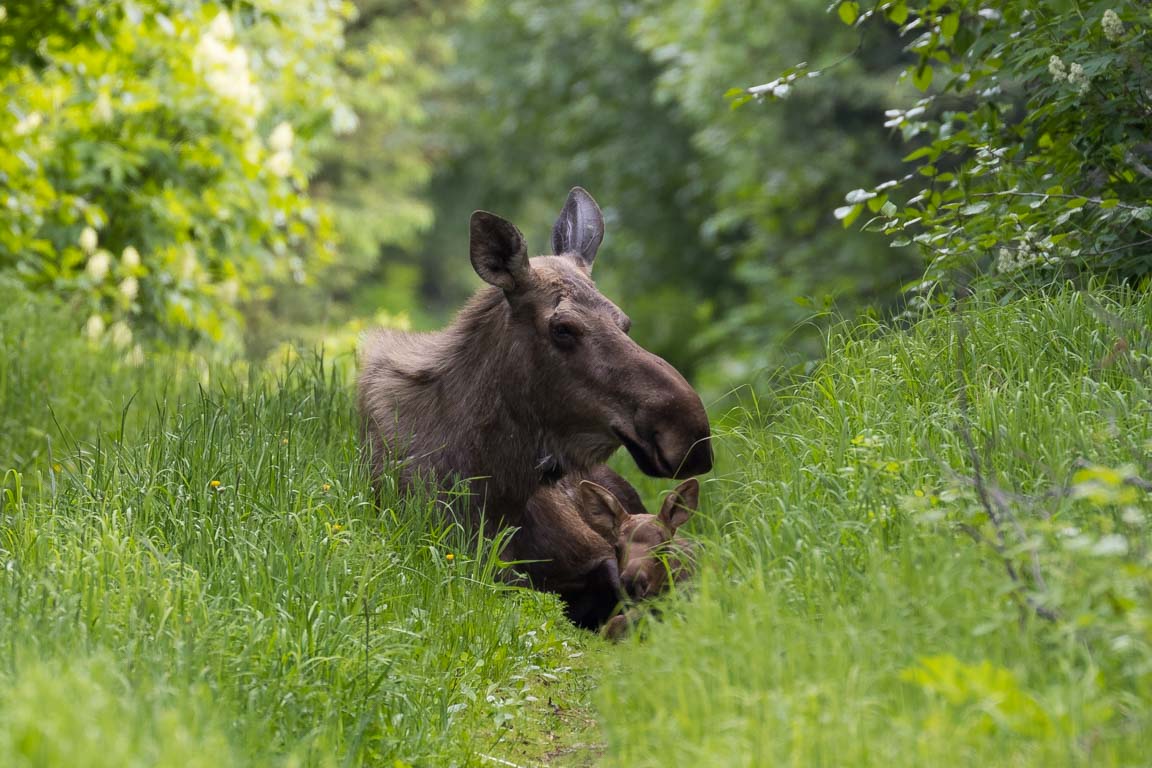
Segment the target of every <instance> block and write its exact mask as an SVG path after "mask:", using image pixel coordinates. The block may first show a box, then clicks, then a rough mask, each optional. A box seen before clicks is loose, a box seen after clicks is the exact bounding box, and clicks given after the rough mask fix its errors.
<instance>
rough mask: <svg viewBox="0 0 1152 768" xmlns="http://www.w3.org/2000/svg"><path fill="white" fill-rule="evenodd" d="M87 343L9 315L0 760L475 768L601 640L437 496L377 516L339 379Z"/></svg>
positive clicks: (319, 368) (4, 321)
mask: <svg viewBox="0 0 1152 768" xmlns="http://www.w3.org/2000/svg"><path fill="white" fill-rule="evenodd" d="M72 325H73V324H72V323H70V322H69V318H68V316H67V314H66V312H65V311H64V310H63V309H62V308H59V307H55V306H53V305H52V304H51V303H50V302H44V301H42V300H33V299H31V298H30V297H27V296H23V297H18V299H17V300H16V301H15V302H12V303H10V304H9V305H8V306H7V307H6V308H5V309H2V310H0V336H2V341H3V361H2V362H0V366H2V367H0V395H2V401H0V402H2V409H0V413H2V414H3V421H4V430H3V431H4V436H3V438H0V449H2V450H0V468H2V469H0V471H6V472H7V474H6V475H4V476H3V480H2V482H0V763H3V765H5V766H13V767H15V766H62V765H68V766H109V767H111V766H116V767H117V768H120V767H122V766H130V765H149V766H153V765H169V766H194V765H206V766H209V765H228V766H232V765H237V766H239V765H388V766H403V765H419V766H423V765H479V764H490V763H486V762H485V761H484V760H483V758H482V757H481V755H485V754H494V755H499V754H502V753H503V752H504V750H505V748H506V744H505V742H507V741H509V740H511V739H514V738H519V731H520V730H521V729H530V728H532V727H533V726H532V717H533V716H534V715H533V699H534V698H541V699H544V698H546V697H547V694H546V693H544V691H545V690H547V689H548V688H549V687H550V686H553V685H554V683H553V682H551V680H555V679H556V676H557V675H558V674H563V671H564V669H565V668H566V667H567V666H568V665H570V664H571V663H572V661H571V660H570V658H569V657H570V656H572V655H574V654H577V653H578V652H579V647H580V646H581V644H583V643H586V642H588V641H587V640H585V639H584V638H583V637H581V636H579V635H578V634H577V633H576V632H575V631H574V630H573V629H572V628H571V627H570V626H568V625H567V624H566V623H565V622H564V621H563V619H562V618H561V614H560V612H559V610H558V608H557V605H556V603H555V601H554V600H552V599H551V598H548V597H545V596H542V595H537V594H534V593H527V592H522V591H515V592H512V591H504V590H501V589H500V588H499V587H498V586H496V580H495V579H493V578H492V571H493V569H494V567H495V558H494V556H493V554H492V553H493V547H492V546H491V545H490V544H484V543H475V542H471V541H470V540H469V539H468V538H467V537H466V536H464V535H462V533H461V532H460V531H459V530H458V529H456V528H455V527H454V526H452V525H451V524H450V522H448V521H447V520H446V516H445V515H444V514H443V512H442V510H441V509H439V508H438V506H437V504H436V503H435V502H434V501H433V500H431V499H428V498H419V497H413V498H407V499H401V498H399V497H398V496H397V495H396V493H395V491H394V490H391V491H389V490H388V489H386V490H385V493H384V497H383V500H382V503H381V505H380V508H377V507H376V506H375V505H374V504H373V503H372V498H371V491H370V485H369V482H368V479H367V478H366V477H365V476H364V474H363V473H362V470H361V468H360V463H359V462H358V460H357V455H358V454H357V450H358V447H357V443H356V437H355V436H356V429H355V425H354V414H353V405H352V402H351V397H350V394H349V391H348V387H347V386H345V384H344V383H343V382H342V381H340V379H339V377H338V376H336V375H335V374H333V373H332V372H331V369H330V366H328V365H327V364H326V363H325V362H324V361H322V360H316V361H314V362H310V363H302V362H297V363H295V364H293V365H291V366H289V367H287V368H285V369H284V370H283V371H279V372H275V373H274V374H272V375H266V374H262V373H259V372H255V371H252V372H247V371H239V372H237V369H234V368H228V367H222V366H216V367H213V368H211V369H207V370H205V371H198V370H194V371H193V374H191V375H182V374H180V373H179V371H181V370H186V366H182V365H178V364H177V361H174V360H173V359H171V358H166V357H163V356H159V357H156V358H154V359H152V360H150V361H149V364H148V365H147V366H145V367H144V368H142V369H136V368H132V367H130V366H127V365H126V364H125V363H124V362H123V361H122V360H121V359H120V355H119V354H118V353H117V352H115V351H113V350H107V349H103V348H89V346H88V345H87V343H86V342H84V341H82V340H80V339H78V337H77V329H75V328H73V327H72ZM202 374H205V375H207V376H210V379H211V381H210V382H209V383H208V384H205V383H204V381H202Z"/></svg>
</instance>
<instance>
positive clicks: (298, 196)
mask: <svg viewBox="0 0 1152 768" xmlns="http://www.w3.org/2000/svg"><path fill="white" fill-rule="evenodd" d="M53 18H54V19H55V23H54V24H53V25H50V26H49V27H48V28H49V29H50V30H51V32H50V33H49V34H48V35H44V34H43V31H42V30H43V29H45V20H46V19H47V20H52V19H53ZM0 35H4V36H6V37H5V38H4V42H5V43H7V45H5V47H4V50H5V55H6V56H7V58H8V62H7V63H8V64H9V65H14V66H9V67H6V68H5V71H6V72H7V78H6V79H7V82H6V83H5V88H6V90H7V91H8V93H9V95H10V109H9V111H8V112H7V113H6V114H5V115H4V117H3V123H2V127H0V131H2V132H3V134H4V136H5V145H6V146H8V147H10V148H11V149H12V150H13V151H12V152H10V153H7V161H6V162H7V163H8V168H6V169H5V170H6V172H7V173H8V174H9V176H8V178H9V184H10V185H11V190H10V194H11V195H12V197H10V199H13V198H14V200H13V202H12V203H10V204H9V205H8V206H7V207H6V208H5V209H4V211H3V212H2V213H0V217H2V220H3V224H4V225H5V226H4V228H5V229H6V230H8V231H7V233H6V234H5V235H4V236H3V239H4V240H6V242H3V243H0V249H2V250H0V254H2V255H0V268H7V269H12V270H15V271H16V272H18V273H19V274H21V275H22V276H23V277H24V279H25V280H26V281H27V282H28V283H29V284H31V285H34V286H39V287H42V288H51V289H54V290H57V291H60V292H64V293H67V294H69V295H71V296H72V297H73V301H74V302H75V303H76V304H77V306H78V309H79V310H80V311H79V312H78V317H83V318H84V319H85V320H84V321H83V322H81V323H79V324H78V328H77V332H81V330H82V328H81V327H80V326H83V325H84V322H87V319H88V318H97V319H93V320H91V321H90V322H89V323H88V325H87V326H85V327H86V328H87V331H88V332H89V333H90V334H95V333H96V332H98V331H101V330H104V329H113V333H114V335H115V338H116V339H117V340H118V343H122V344H124V346H125V347H126V348H130V347H131V346H132V344H134V343H135V342H134V340H135V339H136V337H137V336H140V337H143V338H151V339H153V340H157V339H159V340H164V341H168V342H171V341H173V340H179V341H187V340H192V341H206V342H208V343H209V345H210V346H216V347H219V346H226V347H228V348H230V349H240V348H243V349H244V350H245V351H246V352H247V353H248V354H251V355H253V356H257V357H259V356H263V355H266V354H268V353H269V351H270V350H272V349H273V348H275V347H276V346H277V345H278V344H280V343H281V342H283V341H286V340H291V339H304V340H305V341H306V342H307V343H316V342H317V341H319V340H320V339H323V338H327V339H328V341H329V342H330V343H331V342H333V341H336V340H339V343H340V344H343V345H344V346H345V347H347V346H348V344H349V343H350V342H349V339H350V338H351V337H352V336H354V332H355V331H356V330H357V329H359V328H361V327H363V325H364V324H365V323H367V322H373V321H383V322H390V323H401V324H404V323H410V324H411V325H413V326H414V327H418V328H428V327H434V326H437V325H439V324H441V323H443V322H444V320H445V319H446V317H447V316H449V314H450V313H451V312H452V311H453V310H454V309H455V308H456V307H457V306H458V305H459V304H460V302H461V301H462V299H463V298H464V297H466V296H467V295H468V293H470V291H471V290H473V288H474V287H475V285H476V281H475V278H474V276H473V274H472V272H471V270H470V269H469V267H468V262H467V258H466V254H467V228H466V222H467V217H468V215H469V213H470V212H471V211H472V210H474V209H476V208H485V209H489V210H493V211H497V212H499V213H501V214H502V215H505V216H507V217H509V218H512V219H513V220H515V221H517V222H518V223H520V224H521V226H522V228H523V229H524V230H525V232H526V233H528V235H529V239H530V244H531V247H533V248H534V249H536V250H537V251H539V252H543V251H544V250H545V249H546V247H547V240H546V236H547V232H548V228H549V227H550V226H551V222H552V220H553V219H554V217H555V215H556V212H557V210H558V208H559V205H560V203H561V202H562V201H563V198H564V195H565V194H566V193H567V190H568V188H569V187H571V186H573V185H575V184H580V185H583V186H585V187H586V188H587V189H589V190H590V191H591V192H592V193H593V194H594V195H595V196H596V198H597V199H598V200H599V201H600V203H601V205H602V206H603V207H604V209H605V212H606V215H607V218H608V241H607V242H608V245H607V248H606V250H605V256H606V258H604V259H603V260H602V264H601V266H600V268H599V270H598V276H597V277H598V280H599V281H600V282H601V285H602V287H603V288H604V289H605V290H606V291H607V292H608V294H609V295H610V296H612V297H613V298H615V299H616V300H617V301H618V302H619V303H620V304H621V305H622V306H624V307H626V308H627V310H628V312H629V313H630V314H631V315H632V316H633V318H634V320H635V329H636V330H635V333H636V336H637V338H638V339H639V340H640V341H641V342H642V343H644V344H646V345H648V346H650V347H651V348H652V349H654V350H655V351H657V352H658V353H659V354H661V355H663V356H665V357H667V358H668V359H669V360H671V361H673V362H674V363H675V364H676V365H678V366H679V367H681V368H682V369H684V370H685V371H686V372H688V373H689V374H691V375H693V376H695V377H696V378H697V379H699V380H702V381H703V382H704V383H706V384H708V385H710V386H711V387H713V388H720V387H726V386H728V385H730V384H733V383H735V382H742V381H747V380H749V379H750V378H753V377H755V376H756V375H757V374H758V372H760V371H762V370H763V369H765V368H770V369H773V370H774V369H776V368H777V367H780V366H786V365H792V364H795V363H797V362H802V361H804V360H807V359H810V358H812V357H814V356H816V355H817V354H818V352H819V339H820V329H821V327H822V326H821V323H820V322H819V321H818V320H814V318H815V317H817V316H818V315H820V314H821V313H822V312H823V310H825V309H827V308H830V307H832V306H835V307H836V308H837V309H838V310H839V311H841V312H843V313H846V314H849V315H851V314H852V313H855V312H857V311H859V310H862V309H865V308H873V307H874V308H876V309H878V310H879V311H880V312H882V313H883V312H888V311H890V310H891V309H892V308H893V307H895V306H897V305H898V303H899V300H900V299H899V297H900V286H901V285H902V284H904V283H905V282H907V281H908V280H910V279H913V278H916V277H918V276H919V274H920V273H921V272H922V265H921V264H920V262H919V260H918V258H917V257H916V256H915V254H913V253H912V252H911V251H910V250H909V249H908V248H892V247H890V245H889V243H888V242H887V241H886V240H885V239H884V238H883V237H880V236H875V235H862V234H861V233H859V232H855V231H850V230H845V229H844V228H842V227H840V226H839V225H838V224H837V222H836V220H835V219H834V218H833V213H832V212H833V210H834V209H835V208H836V207H837V205H840V204H841V203H842V201H843V197H844V194H845V192H846V191H847V190H849V189H852V188H853V187H857V186H861V185H862V184H863V183H865V182H868V181H873V180H876V179H881V178H887V177H889V176H891V175H893V174H895V173H896V172H897V171H898V170H899V168H900V157H901V156H902V155H903V154H904V153H905V149H904V148H903V146H902V142H901V140H900V137H899V136H898V135H895V134H894V133H893V131H892V130H891V129H890V128H886V127H885V126H884V124H883V123H884V118H883V113H884V109H885V108H887V107H890V106H892V105H893V104H897V105H901V104H905V103H909V102H910V100H911V99H912V98H913V97H914V91H913V89H911V88H910V87H909V86H904V85H901V84H899V83H898V82H897V77H896V76H897V74H898V71H899V69H900V67H902V66H903V65H904V64H906V63H907V61H908V60H910V56H909V54H907V53H906V52H904V51H902V48H901V46H900V45H899V44H898V42H897V41H896V35H895V33H894V32H893V31H891V30H889V29H883V28H879V27H877V28H876V29H874V30H869V31H866V32H860V33H858V32H856V31H854V30H852V29H850V28H848V27H846V26H843V25H841V24H839V23H838V22H836V20H835V19H833V18H830V17H829V16H828V15H827V13H826V12H825V8H824V7H823V5H822V4H820V3H811V2H802V1H801V0H789V1H788V2H782V3H773V4H770V5H767V6H766V5H765V4H763V3H755V2H733V3H724V4H699V3H694V2H680V1H679V0H677V1H676V2H660V3H655V2H629V3H618V4H605V3H595V2H573V3H564V4H554V3H545V2H513V3H464V2H454V1H452V0H449V1H447V2H444V1H438V2H428V3H419V4H411V3H399V2H391V1H390V0H362V2H357V3H355V4H352V3H346V2H327V3H290V2H267V3H263V2H254V3H249V2H236V3H224V4H213V3H205V2H199V0H172V1H170V2H165V1H161V2H138V3H123V4H107V3H84V2H80V3H76V2H67V3H63V2H55V3H38V4H20V5H15V6H10V7H9V9H8V13H7V18H6V20H5V22H4V24H3V25H2V26H0ZM861 36H863V38H864V40H866V41H867V42H868V43H869V44H868V45H867V46H865V47H863V48H861V49H860V52H859V54H858V55H855V56H852V55H851V54H852V52H853V51H854V50H855V49H856V48H857V47H858V46H859V45H860V44H861V42H862V39H861ZM845 57H847V58H845ZM841 59H842V61H841V62H840V64H839V66H838V68H837V72H836V77H828V78H823V79H818V80H813V81H811V82H810V83H807V84H805V88H803V89H802V90H801V89H798V90H797V92H796V93H795V95H794V96H793V97H792V98H789V99H788V100H785V101H781V102H779V103H775V104H766V103H765V104H760V103H757V104H752V105H748V106H745V107H743V108H741V109H733V108H732V105H731V102H730V100H728V99H726V98H725V97H724V94H725V92H726V91H728V90H729V89H730V88H732V87H733V86H735V85H750V84H754V83H756V82H760V81H761V80H764V79H766V78H767V77H768V76H769V75H771V74H772V73H774V72H776V71H779V70H783V69H785V68H786V67H789V66H791V65H793V64H795V63H796V62H798V61H801V60H812V61H827V62H831V61H834V60H841ZM14 182H15V183H14ZM15 200H19V202H18V203H16V202H15ZM88 230H92V231H93V232H94V233H95V234H96V235H97V239H96V240H95V245H91V244H87V245H86V243H85V240H84V233H85V232H86V231H88ZM126 249H132V250H130V251H126ZM96 253H101V254H107V258H104V257H99V258H97V259H96V263H95V264H94V265H93V263H92V260H91V257H92V255H93V254H96ZM125 253H128V254H133V255H128V256H125ZM105 263H107V265H108V266H107V268H104V265H105ZM125 281H129V282H127V283H126V282H125ZM129 331H130V332H131V333H129ZM129 339H132V340H133V341H129Z"/></svg>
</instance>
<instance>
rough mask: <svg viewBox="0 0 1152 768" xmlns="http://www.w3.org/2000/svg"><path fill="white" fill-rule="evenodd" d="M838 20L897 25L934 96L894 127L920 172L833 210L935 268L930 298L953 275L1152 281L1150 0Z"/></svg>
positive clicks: (903, 7) (1006, 280)
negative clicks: (1151, 275)
mask: <svg viewBox="0 0 1152 768" xmlns="http://www.w3.org/2000/svg"><path fill="white" fill-rule="evenodd" d="M847 6H856V3H841V4H840V6H839V8H840V10H841V14H840V15H841V19H842V20H844V21H845V22H846V23H849V24H852V25H854V26H856V27H858V28H861V29H866V28H871V27H875V26H883V27H895V28H898V29H899V31H900V34H901V35H903V36H904V37H906V38H907V39H908V40H909V42H908V43H907V46H906V49H907V51H908V52H909V53H911V54H913V55H914V57H915V59H914V61H912V62H911V63H909V64H908V66H907V67H906V68H905V69H904V71H903V73H902V76H903V77H904V78H905V79H907V80H909V81H911V82H912V83H913V84H914V85H915V86H916V87H917V88H918V89H919V90H921V91H923V92H925V95H924V96H923V98H921V99H919V100H918V101H917V102H916V103H915V104H914V105H913V106H911V107H910V108H907V109H892V110H889V112H888V113H887V115H886V117H887V122H886V123H885V125H886V126H889V127H891V128H894V129H897V130H899V132H900V134H901V135H902V137H903V138H904V139H905V140H906V141H909V142H912V143H913V144H914V149H913V151H911V152H910V153H909V154H908V155H907V156H906V157H905V160H906V161H907V162H909V163H911V164H912V170H911V172H909V173H906V174H904V175H902V176H899V177H896V178H893V179H891V180H888V181H884V182H882V183H880V184H878V185H874V186H869V187H867V188H861V189H856V190H855V191H853V192H850V193H849V194H848V196H847V199H846V205H844V206H843V207H842V208H840V209H839V210H838V211H837V217H839V218H841V219H843V221H844V223H845V225H846V226H847V225H849V224H851V223H853V222H854V221H855V220H856V219H857V218H858V217H859V218H861V219H862V220H867V221H866V224H865V229H867V230H872V231H880V232H884V233H885V234H887V235H890V236H892V237H893V244H894V245H904V244H908V243H914V244H915V245H916V246H918V247H919V249H920V251H921V252H922V253H923V254H924V256H925V258H926V260H927V262H928V265H929V278H930V279H929V280H928V281H926V282H925V283H924V284H923V285H921V286H920V288H919V292H920V294H921V296H920V297H919V301H920V302H922V301H923V300H924V298H925V296H926V295H928V294H930V293H931V291H932V289H933V287H934V286H935V285H936V281H938V280H940V279H941V278H943V277H945V276H946V275H948V274H949V273H950V272H953V271H955V270H957V269H959V270H963V271H964V272H969V273H970V272H972V271H973V269H974V268H975V269H977V270H980V271H983V272H985V273H990V274H991V275H995V276H998V277H999V278H1000V279H999V280H998V282H1000V283H1001V284H1002V285H1004V284H1016V285H1022V284H1027V283H1028V282H1031V281H1034V280H1036V279H1040V280H1048V279H1051V278H1052V276H1053V275H1065V276H1067V275H1074V274H1078V273H1082V272H1085V271H1087V272H1095V273H1106V274H1109V275H1113V276H1116V277H1119V278H1129V277H1133V276H1140V275H1144V274H1147V273H1148V272H1149V271H1152V259H1150V258H1149V255H1148V254H1149V253H1152V249H1150V247H1149V246H1152V229H1150V227H1149V224H1148V222H1149V221H1150V220H1152V170H1150V168H1149V166H1150V165H1152V134H1150V133H1149V124H1150V123H1149V119H1148V118H1149V114H1150V110H1152V102H1150V101H1149V93H1152V75H1150V71H1152V67H1150V64H1152V54H1150V53H1149V51H1150V50H1152V49H1150V48H1149V46H1148V45H1147V40H1148V34H1149V24H1152V16H1149V13H1148V9H1147V7H1146V6H1145V5H1143V4H1141V3H1129V2H1116V3H1097V2H1093V3H1087V2H1077V1H1076V0H1067V1H1065V2H1058V3H1051V2H1034V1H1033V0H1014V1H1013V2H1008V3H997V4H995V6H987V5H986V4H982V3H977V2H959V3H948V4H946V5H942V4H940V3H935V2H933V3H927V4H925V3H916V2H905V0H899V2H888V3H882V4H878V5H877V6H876V7H875V8H873V9H871V10H868V11H867V12H863V13H860V14H859V18H857V16H856V13H855V12H845V10H844V9H845V8H846V7H847Z"/></svg>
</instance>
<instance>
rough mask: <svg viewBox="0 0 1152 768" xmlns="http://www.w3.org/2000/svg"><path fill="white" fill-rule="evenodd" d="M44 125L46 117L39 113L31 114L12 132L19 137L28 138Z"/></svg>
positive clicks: (18, 123) (17, 124)
mask: <svg viewBox="0 0 1152 768" xmlns="http://www.w3.org/2000/svg"><path fill="white" fill-rule="evenodd" d="M43 123H44V115H42V114H40V113H39V112H30V113H28V115H26V116H25V117H24V118H23V119H22V120H20V121H19V122H17V123H16V127H15V128H13V129H12V130H13V131H14V132H15V133H16V135H17V136H27V135H28V134H30V133H32V132H33V131H35V130H36V129H37V128H39V127H40V126H41V125H42V124H43Z"/></svg>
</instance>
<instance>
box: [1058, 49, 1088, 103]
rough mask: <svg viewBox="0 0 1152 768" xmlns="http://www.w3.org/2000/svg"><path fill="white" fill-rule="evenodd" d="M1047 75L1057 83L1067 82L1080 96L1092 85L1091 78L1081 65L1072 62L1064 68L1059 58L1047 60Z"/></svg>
mask: <svg viewBox="0 0 1152 768" xmlns="http://www.w3.org/2000/svg"><path fill="white" fill-rule="evenodd" d="M1048 74H1050V75H1052V79H1053V80H1054V81H1056V82H1058V83H1060V82H1067V83H1068V84H1069V85H1071V86H1072V87H1073V88H1075V89H1076V91H1077V92H1078V93H1081V94H1084V93H1087V92H1088V89H1089V88H1090V87H1091V85H1092V76H1091V75H1089V74H1088V73H1087V72H1085V71H1084V67H1083V65H1081V64H1080V63H1078V62H1075V61H1074V62H1072V63H1071V64H1069V65H1067V67H1065V65H1064V62H1063V60H1061V58H1060V57H1059V56H1053V57H1052V58H1050V59H1048Z"/></svg>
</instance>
